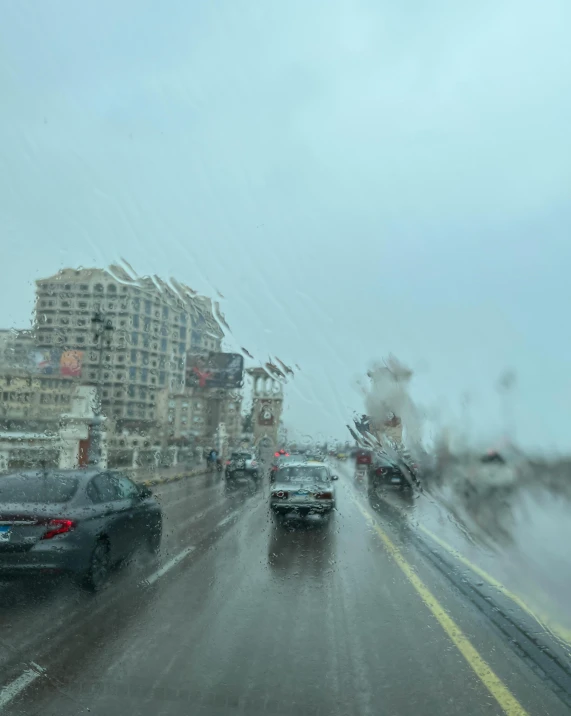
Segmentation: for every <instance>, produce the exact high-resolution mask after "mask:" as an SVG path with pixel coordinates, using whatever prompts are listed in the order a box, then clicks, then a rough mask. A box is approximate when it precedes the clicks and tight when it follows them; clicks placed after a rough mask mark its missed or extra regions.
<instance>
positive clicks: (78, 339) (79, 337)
mask: <svg viewBox="0 0 571 716" xmlns="http://www.w3.org/2000/svg"><path fill="white" fill-rule="evenodd" d="M75 340H76V341H77V343H85V336H76V338H75Z"/></svg>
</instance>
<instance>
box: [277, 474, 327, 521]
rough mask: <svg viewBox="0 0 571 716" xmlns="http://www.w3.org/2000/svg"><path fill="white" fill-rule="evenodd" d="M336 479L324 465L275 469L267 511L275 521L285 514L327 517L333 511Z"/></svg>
mask: <svg viewBox="0 0 571 716" xmlns="http://www.w3.org/2000/svg"><path fill="white" fill-rule="evenodd" d="M336 479H337V476H336V475H333V474H332V472H331V470H330V469H329V467H328V466H327V465H325V464H324V463H312V462H307V461H298V462H288V463H285V464H282V465H280V466H279V469H278V470H277V472H276V474H275V480H274V484H273V485H272V489H271V492H270V510H271V511H272V513H273V514H274V516H275V517H276V518H279V517H282V516H284V515H286V514H288V513H296V514H298V515H307V514H310V513H319V514H322V515H325V514H328V513H330V512H331V511H332V510H333V509H334V508H335V504H336V502H335V486H334V484H333V483H334V481H335V480H336Z"/></svg>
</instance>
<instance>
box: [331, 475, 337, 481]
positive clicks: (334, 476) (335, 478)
mask: <svg viewBox="0 0 571 716" xmlns="http://www.w3.org/2000/svg"><path fill="white" fill-rule="evenodd" d="M331 479H332V480H338V479H339V477H338V476H337V475H331Z"/></svg>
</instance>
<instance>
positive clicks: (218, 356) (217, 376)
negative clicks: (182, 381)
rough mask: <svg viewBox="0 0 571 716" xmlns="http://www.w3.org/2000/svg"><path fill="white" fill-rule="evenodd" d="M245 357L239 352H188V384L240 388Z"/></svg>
mask: <svg viewBox="0 0 571 716" xmlns="http://www.w3.org/2000/svg"><path fill="white" fill-rule="evenodd" d="M243 380H244V357H243V356H241V355H240V354H239V353H207V354H198V353H197V354H192V353H190V354H188V355H187V359H186V385H187V386H188V387H199V388H226V389H229V388H240V387H241V386H242V383H243Z"/></svg>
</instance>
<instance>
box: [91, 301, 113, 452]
mask: <svg viewBox="0 0 571 716" xmlns="http://www.w3.org/2000/svg"><path fill="white" fill-rule="evenodd" d="M91 325H92V326H93V338H94V340H95V342H96V343H98V344H99V360H98V373H97V404H96V406H95V410H94V412H95V414H96V416H97V419H96V420H95V422H94V423H93V428H92V431H91V440H90V441H89V457H88V462H89V464H90V465H98V464H99V463H100V462H101V457H102V445H101V433H102V423H103V421H104V420H105V418H104V416H103V410H102V406H103V351H104V350H105V348H107V349H110V348H111V340H112V338H113V330H114V326H113V323H112V321H111V320H110V319H109V318H106V317H105V316H104V315H103V314H102V313H100V312H99V311H97V312H96V313H95V314H94V315H93V318H92V319H91Z"/></svg>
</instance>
